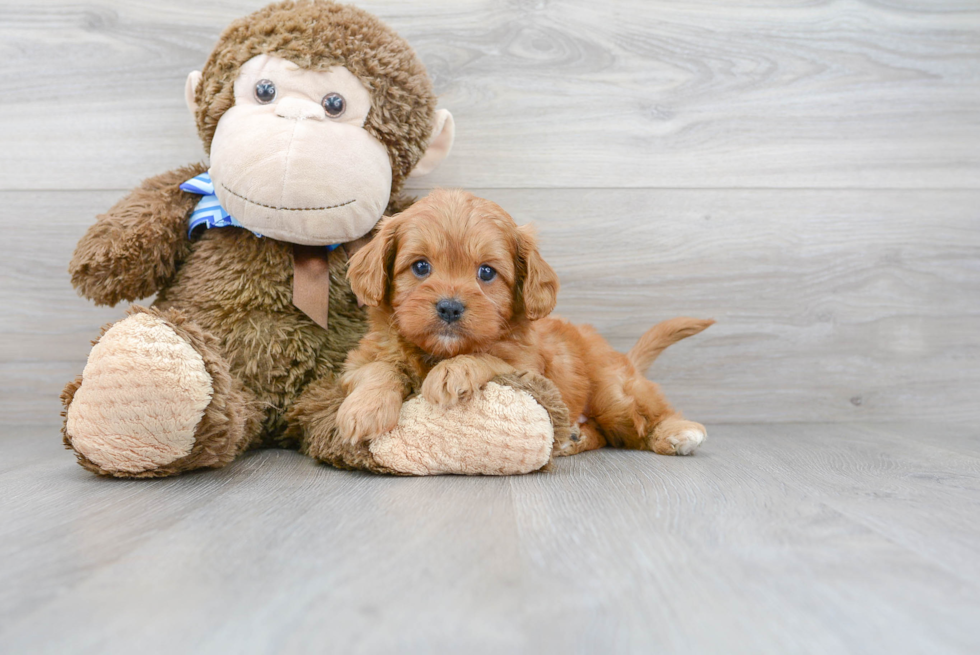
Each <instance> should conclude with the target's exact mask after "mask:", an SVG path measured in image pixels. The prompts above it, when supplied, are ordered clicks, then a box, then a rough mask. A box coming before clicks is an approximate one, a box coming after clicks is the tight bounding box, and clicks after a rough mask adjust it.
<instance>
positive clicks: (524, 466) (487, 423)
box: [370, 382, 554, 475]
mask: <svg viewBox="0 0 980 655" xmlns="http://www.w3.org/2000/svg"><path fill="white" fill-rule="evenodd" d="M553 440H554V430H553V428H552V425H551V419H550V417H549V415H548V412H547V410H545V409H544V408H543V407H542V406H541V405H539V404H538V402H537V401H536V400H535V399H534V397H533V396H531V394H529V393H527V392H526V391H519V390H517V389H514V388H512V387H509V386H504V385H500V384H497V383H495V382H491V383H489V384H488V385H487V386H486V388H485V389H484V390H483V391H482V392H481V393H480V394H478V395H476V396H474V397H473V398H472V399H470V400H467V401H464V402H461V403H459V404H458V405H456V406H454V407H451V408H449V409H445V410H443V409H439V408H438V407H435V406H434V405H430V404H429V403H427V402H426V401H425V400H424V399H423V398H422V397H421V396H418V397H415V398H413V399H411V400H409V401H408V402H406V403H405V404H404V405H403V406H402V411H401V415H400V417H399V419H398V427H396V428H395V429H394V430H392V431H391V432H388V433H386V434H383V435H381V436H380V437H378V438H376V439H375V440H374V441H372V442H371V447H370V448H371V454H372V455H373V456H374V458H375V459H376V460H377V461H378V462H379V463H380V464H381V465H383V466H387V467H389V468H391V469H393V470H396V471H401V472H403V473H408V474H411V475H443V474H449V473H455V474H462V475H516V474H519V473H530V472H531V471H537V470H538V469H540V468H542V467H543V466H544V465H545V464H547V463H548V461H549V460H550V459H551V445H552V441H553Z"/></svg>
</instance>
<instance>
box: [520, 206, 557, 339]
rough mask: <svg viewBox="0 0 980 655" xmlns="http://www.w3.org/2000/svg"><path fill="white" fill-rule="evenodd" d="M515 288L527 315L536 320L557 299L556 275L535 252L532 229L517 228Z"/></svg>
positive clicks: (548, 309) (552, 306)
mask: <svg viewBox="0 0 980 655" xmlns="http://www.w3.org/2000/svg"><path fill="white" fill-rule="evenodd" d="M517 270H518V292H519V293H520V297H521V300H522V301H523V305H524V313H525V314H526V315H527V317H528V319H530V320H532V321H536V320H538V319H539V318H544V317H545V316H547V315H548V314H550V313H551V312H552V310H553V309H554V308H555V304H556V303H557V302H558V288H559V283H558V275H557V274H556V273H555V270H554V269H553V268H551V266H550V265H548V262H546V261H545V260H544V258H543V257H541V253H540V252H538V243H537V240H536V239H535V238H534V229H533V228H532V227H531V226H529V225H522V226H520V227H518V228H517Z"/></svg>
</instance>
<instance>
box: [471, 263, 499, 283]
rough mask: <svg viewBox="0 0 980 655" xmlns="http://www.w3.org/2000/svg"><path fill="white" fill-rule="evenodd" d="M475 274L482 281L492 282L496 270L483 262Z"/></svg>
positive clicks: (495, 275)
mask: <svg viewBox="0 0 980 655" xmlns="http://www.w3.org/2000/svg"><path fill="white" fill-rule="evenodd" d="M476 276H477V277H478V278H480V279H481V280H483V281H484V282H492V281H493V279H494V278H495V277H497V271H495V270H493V267H492V266H487V265H486V264H484V265H483V266H481V267H480V270H479V271H477V272H476Z"/></svg>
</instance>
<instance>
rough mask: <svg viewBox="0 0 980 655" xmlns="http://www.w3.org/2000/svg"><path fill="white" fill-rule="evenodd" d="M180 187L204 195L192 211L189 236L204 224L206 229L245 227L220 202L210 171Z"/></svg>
mask: <svg viewBox="0 0 980 655" xmlns="http://www.w3.org/2000/svg"><path fill="white" fill-rule="evenodd" d="M180 189H181V190H182V191H186V192H187V193H196V194H199V195H201V196H203V198H201V199H200V200H199V201H198V203H197V205H195V207H194V211H193V212H191V218H190V220H189V221H188V225H187V236H188V237H191V236H193V234H194V230H196V229H197V228H199V227H201V226H204V229H206V230H209V229H211V228H212V227H245V226H244V225H242V224H241V223H239V222H238V221H237V220H236V219H235V217H234V216H232V215H231V214H229V213H228V212H226V211H225V208H224V207H222V206H221V203H220V202H218V196H216V195H215V193H214V183H213V182H211V174H210V173H208V172H204V173H201V174H200V175H198V176H197V177H192V178H191V179H189V180H187V181H186V182H184V183H183V184H181V185H180ZM253 234H255V235H256V236H262V235H261V234H258V233H257V232H253Z"/></svg>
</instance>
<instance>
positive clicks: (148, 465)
mask: <svg viewBox="0 0 980 655" xmlns="http://www.w3.org/2000/svg"><path fill="white" fill-rule="evenodd" d="M314 26H315V29H314ZM262 53H266V54H275V55H277V56H281V57H283V58H285V59H289V60H291V61H293V62H294V63H297V64H300V65H302V66H305V67H309V68H312V69H318V68H324V67H329V66H331V65H335V64H339V63H342V64H345V65H346V66H347V67H348V68H349V70H350V71H351V72H353V73H354V74H355V75H357V76H358V77H359V78H360V79H361V81H362V82H363V83H364V84H365V86H367V87H368V88H369V89H371V91H372V93H373V94H374V96H373V97H374V98H375V104H374V105H373V107H372V110H371V112H370V114H369V116H368V119H367V122H366V124H365V129H367V130H368V131H369V132H371V133H372V134H373V135H374V136H375V137H376V138H377V139H378V140H379V141H381V142H382V143H383V144H384V145H385V147H386V148H387V150H388V154H389V158H390V160H391V164H392V193H391V200H390V202H389V205H388V210H387V213H395V212H398V211H401V210H403V209H404V208H406V207H407V206H408V205H409V204H410V203H411V200H410V199H408V198H406V197H404V196H402V195H401V193H400V191H401V186H402V183H403V181H404V179H405V177H406V176H407V174H408V172H409V171H411V169H412V167H413V165H414V164H415V162H416V161H418V159H419V158H420V157H421V156H422V154H423V153H424V152H425V148H426V144H427V141H428V140H429V137H430V133H431V129H432V128H431V118H432V111H433V108H434V106H435V97H434V96H433V94H432V89H431V83H430V81H429V79H428V77H427V75H426V73H425V69H424V67H423V66H422V64H421V63H420V62H419V60H418V58H417V57H416V55H415V53H414V51H413V50H412V49H411V48H410V46H409V45H408V44H407V43H406V42H405V41H404V40H402V39H401V38H400V37H398V36H397V34H395V33H394V32H393V31H392V30H391V29H390V28H388V27H387V26H385V25H384V24H383V23H381V22H380V21H379V20H378V19H377V18H375V17H374V16H372V15H370V14H368V13H366V12H364V11H361V10H358V9H356V8H353V7H347V6H341V5H335V4H333V3H330V2H296V3H294V2H283V3H279V4H275V5H271V6H269V7H267V8H265V9H262V10H260V11H258V12H256V13H255V14H253V15H252V16H249V17H246V18H243V19H241V20H239V21H236V22H235V23H233V24H232V25H231V26H230V27H229V28H228V29H227V30H226V31H225V32H224V34H223V35H222V37H221V39H220V40H219V43H218V46H217V47H216V48H215V50H214V52H213V54H212V55H211V57H210V59H209V60H208V62H207V65H206V66H205V68H204V71H203V77H202V80H201V83H200V85H199V86H198V87H197V89H198V92H197V95H196V99H197V109H198V111H197V116H196V117H197V120H198V127H199V131H200V134H201V138H202V140H203V142H204V145H205V148H206V149H207V148H208V146H209V144H210V139H211V137H212V136H213V134H214V129H215V126H216V124H217V122H218V120H220V118H221V116H222V114H223V112H224V111H225V110H227V109H228V108H229V107H230V106H231V103H232V102H233V98H232V95H231V86H232V84H233V82H234V80H235V76H236V71H237V69H238V67H239V66H240V65H241V64H242V63H243V62H244V61H246V60H247V59H249V58H250V57H252V56H254V55H257V54H262ZM378 103H380V104H378ZM381 105H383V110H382V108H381ZM204 170H206V167H205V166H204V165H195V166H189V167H185V168H180V169H177V170H174V171H171V172H168V173H165V174H163V175H159V176H156V177H154V178H150V179H149V180H147V181H145V182H144V183H143V184H142V185H141V186H140V187H139V188H138V189H136V190H135V191H133V192H132V193H131V194H129V195H128V196H127V197H126V198H124V199H123V200H121V201H120V202H119V203H117V204H116V205H115V206H114V207H113V208H112V209H110V210H109V212H107V213H106V214H103V215H101V216H99V217H98V219H97V221H96V223H95V225H93V226H92V227H91V228H90V229H89V230H88V232H87V233H86V234H85V236H84V237H83V238H82V239H81V241H80V242H79V244H78V247H77V249H76V252H75V255H74V257H73V258H72V261H71V264H70V269H69V270H70V273H71V278H72V284H73V285H74V286H75V288H76V289H77V290H78V291H79V293H80V294H81V295H83V296H85V297H87V298H90V299H92V300H93V301H95V302H96V303H97V304H106V305H114V304H116V303H118V302H121V301H132V300H136V299H139V298H143V297H146V296H149V295H152V294H154V293H156V294H157V296H156V300H155V302H154V303H153V306H152V307H151V308H149V309H144V308H138V307H137V308H134V309H133V314H131V315H130V316H129V317H128V318H126V319H123V320H122V321H120V322H118V323H116V324H114V325H112V326H107V327H106V328H105V329H104V330H103V334H102V336H101V337H100V339H99V341H98V342H97V345H96V346H95V348H93V355H92V356H90V359H89V365H90V366H93V368H92V369H90V368H89V366H87V367H86V373H83V376H81V377H80V378H79V379H77V380H75V381H73V382H71V383H69V384H68V385H67V387H66V388H65V391H64V393H63V395H62V400H63V403H64V406H65V412H64V415H65V416H66V423H65V428H64V441H65V444H66V446H67V447H69V448H71V449H73V450H75V452H76V455H77V457H78V460H79V462H80V463H81V464H82V465H83V466H84V467H86V468H87V469H89V470H91V471H93V472H95V473H99V474H102V475H112V476H118V477H157V476H165V475H172V474H176V473H180V472H182V471H187V470H191V469H195V468H202V467H219V466H223V465H225V464H227V463H228V462H230V461H232V460H233V459H234V457H235V456H236V455H238V454H239V453H241V452H243V451H244V450H246V449H248V448H252V447H256V446H262V445H278V446H288V447H303V441H304V439H306V437H307V435H310V434H312V435H313V436H314V437H316V438H317V439H321V438H322V434H323V432H324V431H325V432H329V431H330V428H329V427H328V425H329V423H330V421H332V420H333V416H334V414H333V412H334V407H333V405H332V401H331V400H330V399H331V398H332V393H333V391H332V390H333V389H334V387H335V383H334V380H333V374H334V373H335V372H337V371H338V370H339V368H340V366H341V364H342V362H343V360H344V358H345V357H346V354H347V352H348V351H349V350H351V349H352V348H353V347H355V345H356V344H357V341H358V339H359V338H360V337H361V335H362V334H363V333H364V331H365V329H366V319H365V315H364V311H363V309H361V308H360V307H359V306H358V304H357V301H356V299H355V297H354V294H353V293H352V292H351V290H350V287H349V284H348V281H347V279H346V275H345V274H346V266H347V261H346V257H345V256H344V254H343V249H338V250H337V251H335V252H336V253H337V256H333V255H331V257H330V260H329V261H330V264H329V267H330V268H329V275H330V284H331V288H330V294H329V321H328V329H326V330H325V329H323V328H321V327H320V326H319V325H317V324H316V323H314V321H313V320H311V319H310V318H309V317H308V316H307V315H305V314H304V313H303V312H301V311H300V310H298V309H297V308H296V307H295V306H294V305H293V303H292V286H293V279H292V278H293V246H292V244H289V243H284V242H281V241H276V240H273V239H269V238H260V237H258V236H256V235H254V234H252V233H251V232H249V231H247V230H244V229H240V228H234V227H226V228H221V229H211V230H206V231H205V232H204V233H203V234H201V235H200V236H199V237H196V238H195V239H193V240H191V239H189V238H188V237H187V220H188V216H189V214H190V212H191V211H192V209H193V207H194V205H195V204H196V202H197V200H198V199H199V197H198V196H196V195H193V194H189V193H186V192H184V191H181V190H180V189H179V185H180V183H181V182H184V181H185V180H187V179H189V178H191V177H193V176H194V175H196V174H198V173H200V172H203V171H204ZM161 344H169V345H168V346H167V348H169V350H167V353H169V354H167V357H169V359H167V358H163V359H161V357H162V356H161ZM97 351H98V355H99V357H100V358H101V359H99V366H98V367H95V366H94V364H93V357H95V355H96V353H97ZM154 372H156V373H154ZM195 376H196V377H195ZM202 376H203V378H210V379H209V381H206V384H205V382H202V381H201V380H202V379H203V378H202ZM195 380H196V382H195ZM167 385H170V388H168V386H167ZM538 387H539V389H538V391H534V390H532V395H533V394H534V393H538V395H539V396H540V397H541V398H542V400H543V401H544V402H545V403H546V404H547V403H550V405H548V406H547V407H546V409H547V410H548V411H549V412H550V413H551V414H552V415H556V416H558V415H560V413H561V408H559V407H556V406H555V405H554V403H555V400H554V398H553V397H551V396H548V394H547V393H544V391H546V387H547V385H544V386H541V385H538ZM171 390H173V391H180V392H181V393H184V394H185V396H187V402H190V403H191V404H195V403H196V405H200V406H201V407H202V408H203V409H202V410H201V411H200V420H199V422H198V423H197V424H196V428H194V430H193V434H192V435H191V434H188V432H187V426H186V425H184V424H181V425H176V424H175V423H174V421H176V420H177V419H175V418H174V417H176V416H184V415H185V414H186V411H184V410H186V407H185V406H184V405H180V406H175V405H174V404H173V403H174V402H175V401H174V400H173V398H171V397H170V394H169V392H170V391H171ZM541 390H544V391H541ZM536 397H537V396H536ZM557 402H558V403H559V404H560V401H557ZM185 404H186V403H185ZM196 405H195V406H196ZM178 410H179V411H178ZM185 423H186V421H185ZM79 426H85V433H84V434H81V433H80V432H79V430H80V429H81V428H80V427H79ZM175 426H176V427H175ZM287 428H289V429H287ZM305 449H306V450H307V451H308V452H310V453H311V454H312V455H314V456H318V457H321V458H322V459H324V460H326V461H329V462H331V463H334V464H336V465H338V466H344V467H352V468H364V469H369V470H373V471H377V472H394V471H393V470H392V469H391V468H389V467H387V466H385V465H384V464H382V463H380V462H379V461H377V460H376V458H374V457H373V456H372V455H371V454H370V452H367V453H365V452H360V451H357V452H355V451H342V452H334V451H329V452H328V451H326V450H323V449H322V448H318V447H317V446H316V444H312V445H306V446H305ZM168 456H170V457H171V460H169V461H168V460H167V457H168ZM161 462H162V463H161Z"/></svg>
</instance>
